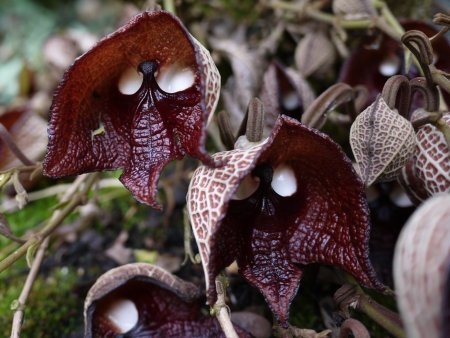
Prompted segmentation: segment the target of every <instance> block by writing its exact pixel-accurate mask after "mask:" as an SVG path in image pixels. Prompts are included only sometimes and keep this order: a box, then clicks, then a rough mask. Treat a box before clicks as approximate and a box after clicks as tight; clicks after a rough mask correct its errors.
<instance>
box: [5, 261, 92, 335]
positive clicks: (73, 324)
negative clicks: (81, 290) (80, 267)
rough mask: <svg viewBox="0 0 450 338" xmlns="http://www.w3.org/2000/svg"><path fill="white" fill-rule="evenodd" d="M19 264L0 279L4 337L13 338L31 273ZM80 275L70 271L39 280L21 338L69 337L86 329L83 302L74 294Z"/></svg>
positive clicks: (29, 299)
mask: <svg viewBox="0 0 450 338" xmlns="http://www.w3.org/2000/svg"><path fill="white" fill-rule="evenodd" d="M23 265H24V264H17V265H15V266H13V267H12V268H10V269H9V270H8V271H7V273H8V275H4V276H2V279H0V299H2V302H1V303H0V313H1V314H2V315H1V316H0V336H1V337H9V335H10V330H11V323H12V316H13V311H12V310H11V304H12V303H13V302H14V300H16V299H17V298H18V297H19V294H20V292H21V289H22V287H23V284H24V282H25V279H26V275H27V273H28V270H27V269H25V267H24V266H23ZM76 279H77V273H76V272H75V271H74V270H72V269H69V268H66V267H64V268H61V269H57V270H54V271H53V272H52V273H51V274H50V275H48V276H46V277H44V276H39V277H38V278H37V279H36V281H35V283H34V285H33V289H32V291H31V294H30V296H29V298H28V302H27V304H26V308H25V314H24V322H23V326H22V335H21V337H23V338H27V337H33V338H36V337H66V336H68V335H69V334H70V333H71V332H73V331H74V330H76V329H77V328H79V327H82V323H81V322H82V309H83V300H82V299H80V298H79V297H78V296H77V294H76V293H75V292H74V291H73V285H74V282H75V281H76Z"/></svg>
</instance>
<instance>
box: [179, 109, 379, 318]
mask: <svg viewBox="0 0 450 338" xmlns="http://www.w3.org/2000/svg"><path fill="white" fill-rule="evenodd" d="M216 156H217V158H218V159H221V160H227V164H226V165H225V166H224V167H223V168H217V169H212V168H207V167H201V168H199V169H197V171H196V172H195V174H194V177H193V179H192V181H191V186H190V189H189V193H188V208H189V212H190V217H191V222H192V224H193V227H194V233H195V236H196V239H197V243H198V245H199V249H200V254H201V256H202V262H203V264H204V269H205V273H206V275H207V279H208V280H209V281H208V285H207V286H208V300H209V302H214V300H215V297H216V295H215V290H214V283H213V281H214V278H215V276H216V275H217V273H218V272H219V271H221V270H222V269H223V268H224V267H226V266H227V265H228V264H229V263H231V262H232V261H233V260H234V259H237V262H238V265H239V268H240V273H241V274H242V275H243V276H244V277H245V278H246V279H247V280H248V281H249V282H250V283H252V284H253V285H255V286H256V287H258V289H259V290H260V291H261V293H263V295H264V296H265V298H266V300H267V302H268V303H269V306H270V307H271V309H272V311H273V312H274V314H275V316H276V317H277V319H278V321H279V322H280V323H281V324H282V325H287V321H288V312H289V306H290V303H291V301H292V299H293V297H294V296H295V294H296V291H297V288H298V285H299V282H300V279H301V276H302V266H304V265H306V264H310V263H324V264H331V265H335V266H338V267H340V268H342V269H344V270H346V271H348V272H349V273H351V274H353V275H354V276H355V277H356V278H357V279H358V280H359V281H360V282H361V283H362V284H363V285H365V286H367V287H372V288H382V286H381V284H380V283H379V282H378V281H377V280H376V277H375V274H374V271H373V269H372V266H371V265H370V262H369V259H368V239H369V220H368V207H367V203H366V200H365V197H364V193H363V185H362V183H361V181H360V180H359V178H358V176H357V175H356V173H355V172H354V170H353V167H352V165H351V162H350V161H349V159H348V158H347V157H346V156H345V154H344V153H343V152H342V150H341V149H340V147H339V146H338V145H337V144H336V143H334V142H333V141H332V140H331V139H330V138H328V137H327V136H325V135H324V134H322V133H320V132H318V131H316V130H314V129H310V128H308V127H306V126H304V125H302V124H301V123H299V122H297V121H296V120H293V119H291V118H289V117H281V118H280V119H279V120H278V122H277V123H276V125H275V127H274V131H273V133H272V136H271V137H270V138H269V140H267V141H266V142H265V143H263V144H261V145H258V146H256V147H253V148H250V149H249V150H240V149H238V150H234V151H230V152H224V153H219V154H217V155H216ZM280 165H287V166H289V167H291V168H292V169H293V171H294V173H295V179H296V183H297V190H296V192H295V193H294V194H292V195H290V196H287V197H283V196H280V195H279V194H277V193H276V191H275V190H274V189H273V188H272V187H271V184H270V183H271V180H272V175H273V172H274V170H275V169H276V168H278V167H279V166H280ZM247 175H252V176H253V177H257V178H258V179H259V182H260V184H259V187H258V189H257V190H256V191H255V192H254V193H253V194H251V195H250V196H249V197H247V198H244V199H240V200H237V199H234V198H232V196H233V194H234V192H235V191H236V189H237V188H238V186H239V184H240V183H241V182H242V180H243V179H244V177H245V176H247Z"/></svg>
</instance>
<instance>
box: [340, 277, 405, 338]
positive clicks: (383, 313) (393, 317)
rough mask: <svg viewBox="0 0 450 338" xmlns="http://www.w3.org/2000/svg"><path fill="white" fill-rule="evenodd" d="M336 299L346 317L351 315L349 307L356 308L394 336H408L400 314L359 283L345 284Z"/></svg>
mask: <svg viewBox="0 0 450 338" xmlns="http://www.w3.org/2000/svg"><path fill="white" fill-rule="evenodd" d="M334 299H335V301H336V303H337V304H338V306H339V308H340V309H341V311H342V313H343V315H344V316H345V317H349V313H348V308H349V307H352V308H355V309H357V310H359V311H361V312H363V313H364V314H366V315H367V316H369V317H370V318H371V319H372V320H373V321H375V322H376V323H378V324H379V325H380V326H381V327H383V328H384V329H385V330H386V331H388V332H389V333H390V334H392V335H393V336H394V337H396V338H406V334H405V332H404V330H403V327H402V322H401V320H400V317H399V315H398V314H397V313H395V312H393V311H391V310H389V309H388V308H386V307H384V306H382V305H381V304H378V303H377V302H375V301H374V300H373V299H372V298H370V297H369V296H368V295H366V294H365V293H364V291H363V290H362V289H361V288H360V287H359V286H358V285H351V284H345V285H343V286H342V287H341V288H340V289H338V290H337V291H336V293H335V294H334Z"/></svg>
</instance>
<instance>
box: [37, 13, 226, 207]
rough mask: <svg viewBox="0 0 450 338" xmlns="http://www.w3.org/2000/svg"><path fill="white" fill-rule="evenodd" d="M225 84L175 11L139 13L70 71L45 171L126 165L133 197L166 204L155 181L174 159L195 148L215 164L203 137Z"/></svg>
mask: <svg viewBox="0 0 450 338" xmlns="http://www.w3.org/2000/svg"><path fill="white" fill-rule="evenodd" d="M130 67H131V68H130ZM138 72H140V73H141V74H142V77H140V78H139V76H138ZM128 76H131V78H132V79H133V81H136V82H133V81H130V79H129V77H128ZM125 85H127V86H125ZM128 85H129V86H128ZM219 87H220V75H219V73H218V71H217V68H216V67H215V65H214V63H213V61H212V59H211V56H210V55H209V53H208V52H207V51H206V49H204V47H203V46H201V45H200V44H199V43H198V41H196V40H195V39H194V38H193V37H192V36H190V35H189V33H188V32H187V30H186V29H185V27H184V26H183V25H182V23H181V22H180V21H179V20H178V19H177V18H176V17H174V16H173V15H171V14H169V13H167V12H163V11H154V12H144V13H141V14H139V15H137V16H135V17H134V18H133V19H132V20H131V21H130V22H129V23H128V24H127V25H126V26H124V27H122V28H120V29H119V30H117V31H116V32H114V33H112V34H110V35H108V36H106V37H105V38H103V39H102V40H101V41H99V42H98V43H97V45H95V47H94V48H92V49H91V50H90V51H88V52H87V53H85V54H84V55H83V56H81V57H80V58H78V59H77V60H76V62H75V63H74V64H73V66H72V67H70V68H69V69H68V70H67V72H66V73H65V75H64V78H63V81H62V82H61V84H60V86H59V87H58V89H57V91H56V94H55V97H54V100H53V103H52V107H51V118H50V124H49V146H48V152H47V155H46V158H45V161H44V174H45V175H47V176H51V177H61V176H66V175H74V174H81V173H85V172H89V171H99V170H112V169H119V168H123V169H124V172H123V173H122V175H121V177H120V180H121V181H122V183H123V184H124V185H125V186H126V187H127V188H128V189H129V190H130V191H131V192H132V193H133V195H134V196H135V198H136V199H138V200H139V201H141V202H144V203H147V204H149V205H151V206H153V207H155V208H161V207H160V205H159V204H158V203H157V202H156V200H155V199H156V198H155V195H156V190H157V181H158V178H159V175H160V172H161V170H162V168H163V167H164V166H165V165H166V164H167V163H168V162H169V161H171V160H174V159H181V158H182V157H183V156H184V155H185V154H189V155H191V156H193V157H196V158H198V159H200V160H202V161H203V162H204V163H206V164H208V165H214V162H213V161H212V160H211V158H210V157H209V155H208V154H207V153H206V150H205V149H204V143H205V128H206V123H207V120H208V117H209V115H210V114H211V113H212V112H213V111H214V109H215V107H216V104H217V100H218V94H219Z"/></svg>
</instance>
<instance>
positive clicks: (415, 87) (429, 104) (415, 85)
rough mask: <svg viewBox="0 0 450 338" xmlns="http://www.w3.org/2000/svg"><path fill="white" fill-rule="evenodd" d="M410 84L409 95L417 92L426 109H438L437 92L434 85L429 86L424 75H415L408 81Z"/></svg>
mask: <svg viewBox="0 0 450 338" xmlns="http://www.w3.org/2000/svg"><path fill="white" fill-rule="evenodd" d="M409 84H410V85H411V97H412V96H413V95H414V94H415V93H416V92H419V93H421V94H422V96H423V98H424V101H425V107H424V108H425V110H426V111H437V110H438V109H439V92H438V90H437V88H436V86H429V84H428V82H427V80H426V79H425V78H424V77H416V78H414V79H411V80H410V81H409Z"/></svg>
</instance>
